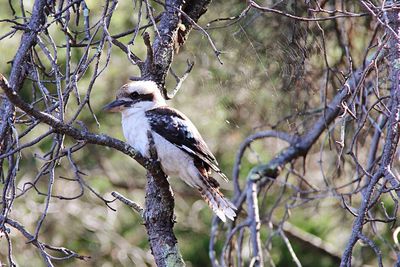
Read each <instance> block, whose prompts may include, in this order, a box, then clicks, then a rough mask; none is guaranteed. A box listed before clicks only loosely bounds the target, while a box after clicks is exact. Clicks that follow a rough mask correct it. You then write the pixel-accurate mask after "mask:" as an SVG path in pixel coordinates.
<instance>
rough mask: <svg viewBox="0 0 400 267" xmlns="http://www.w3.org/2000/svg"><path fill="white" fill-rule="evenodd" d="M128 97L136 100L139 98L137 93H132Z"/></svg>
mask: <svg viewBox="0 0 400 267" xmlns="http://www.w3.org/2000/svg"><path fill="white" fill-rule="evenodd" d="M129 96H130V98H136V97H138V96H139V93H138V92H133V93H131V94H130V95H129Z"/></svg>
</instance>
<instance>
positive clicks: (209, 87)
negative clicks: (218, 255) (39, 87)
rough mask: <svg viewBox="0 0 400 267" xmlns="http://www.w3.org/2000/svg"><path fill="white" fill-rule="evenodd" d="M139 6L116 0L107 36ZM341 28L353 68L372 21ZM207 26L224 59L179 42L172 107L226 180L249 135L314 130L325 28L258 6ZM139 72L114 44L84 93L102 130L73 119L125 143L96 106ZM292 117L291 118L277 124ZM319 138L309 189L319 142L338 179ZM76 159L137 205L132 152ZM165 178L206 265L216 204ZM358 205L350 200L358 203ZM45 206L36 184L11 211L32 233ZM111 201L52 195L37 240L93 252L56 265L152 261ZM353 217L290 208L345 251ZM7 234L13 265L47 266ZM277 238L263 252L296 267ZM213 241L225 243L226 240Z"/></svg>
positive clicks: (129, 24) (59, 189)
mask: <svg viewBox="0 0 400 267" xmlns="http://www.w3.org/2000/svg"><path fill="white" fill-rule="evenodd" d="M294 2H296V1H285V4H282V6H283V8H286V9H287V10H288V11H291V12H294V13H296V12H297V13H299V14H300V15H301V12H302V11H301V10H302V9H301V7H294V4H293V3H294ZM87 4H88V7H89V8H90V10H91V11H90V15H91V21H92V22H93V21H96V20H97V18H98V17H99V16H100V14H99V13H100V10H101V7H102V5H103V4H102V1H95V0H90V1H87ZM29 5H32V3H28V2H27V3H25V7H26V8H27V9H29V8H30V6H29ZM285 5H286V6H285ZM282 6H281V7H282ZM244 8H245V3H244V2H243V1H230V3H229V4H227V3H225V2H223V1H221V2H217V1H215V2H214V3H212V4H211V6H210V8H209V11H208V12H207V13H206V14H205V15H204V16H203V17H202V18H201V20H200V22H199V24H200V25H206V23H207V22H208V21H211V20H213V19H216V18H218V17H229V16H232V15H237V14H239V13H240V12H241V11H242V10H243V9H244ZM355 11H357V10H355ZM17 12H18V10H17ZM136 13H137V11H135V10H134V9H133V5H132V2H131V1H120V3H119V5H118V8H117V11H116V14H115V15H114V16H113V18H112V20H111V28H110V33H111V34H117V33H120V32H122V31H125V30H128V29H131V28H133V27H134V26H135V23H136V20H137V18H136ZM11 16H12V15H11V11H10V8H9V6H8V4H7V1H2V2H0V18H10V17H11ZM346 23H348V24H346V25H350V23H351V25H352V27H353V31H349V33H348V37H349V38H350V39H351V44H350V47H351V52H352V56H353V61H354V64H360V63H361V57H362V56H363V53H364V52H365V49H366V47H367V45H368V41H369V38H370V36H371V34H372V31H371V29H370V26H369V21H368V19H367V18H365V19H364V18H363V19H358V20H356V19H354V20H353V19H352V20H349V22H346ZM223 24H224V23H221V24H215V25H223ZM0 25H1V27H0V34H4V33H6V32H8V31H10V26H11V25H10V24H7V23H4V22H3V23H1V24H0ZM213 25H214V24H213ZM321 27H322V28H323V29H324V31H325V36H326V40H327V43H326V48H327V51H328V52H327V61H328V62H329V64H330V65H331V67H332V68H335V69H337V70H340V71H343V72H346V71H348V66H347V65H346V63H347V62H346V61H345V60H344V51H341V49H340V48H339V46H338V39H337V38H336V36H335V31H334V29H335V27H336V25H334V23H333V22H322V23H321ZM77 29H82V25H78V26H77ZM50 32H51V34H52V36H53V37H54V39H55V41H56V43H57V44H58V45H61V44H63V40H62V39H61V38H62V37H63V35H62V34H61V33H59V32H58V28H57V27H56V26H55V25H53V26H52V27H51V28H50ZM209 32H210V34H211V37H212V38H213V40H214V41H215V43H216V45H217V47H218V48H219V49H221V50H222V51H223V54H222V60H223V62H224V64H223V65H220V64H219V63H218V61H217V59H216V58H215V56H214V53H213V51H212V48H211V46H210V44H209V42H208V40H207V38H205V36H204V35H202V34H201V33H200V32H198V31H193V32H192V33H191V34H190V36H189V39H188V41H187V43H186V44H185V46H184V47H182V48H181V49H180V51H179V54H177V55H176V56H175V60H174V63H173V69H174V70H175V72H176V73H178V74H179V73H182V72H183V71H184V69H185V68H186V59H190V60H193V61H194V62H195V67H194V70H193V71H192V73H191V74H190V76H189V78H188V79H187V80H186V81H185V83H184V84H183V87H182V89H181V91H180V92H179V93H178V94H177V96H176V97H175V98H174V99H173V100H172V101H170V104H171V105H172V106H174V107H176V108H178V109H180V110H181V111H183V112H184V113H186V114H187V115H188V116H189V117H190V118H191V119H192V121H193V122H194V123H195V124H196V125H197V126H198V128H199V130H200V132H201V133H202V135H203V137H204V139H205V140H206V141H207V143H208V144H209V146H210V147H211V149H212V151H214V153H215V155H216V157H217V158H218V160H219V162H220V164H221V166H222V169H223V171H224V172H225V173H226V174H228V176H231V175H230V174H231V172H232V167H233V163H234V158H235V154H236V151H237V149H238V147H239V144H240V143H241V142H242V140H243V139H244V138H245V137H246V136H248V135H249V134H251V133H254V132H256V131H259V130H262V129H271V128H275V129H279V130H282V131H287V132H290V133H303V132H304V130H305V129H307V128H308V127H309V126H310V125H312V123H313V119H314V118H315V116H316V115H319V114H320V113H318V108H321V107H322V106H323V102H322V99H321V94H320V90H321V88H322V87H323V86H324V82H325V76H324V75H325V74H326V68H325V61H324V57H323V44H322V39H321V31H320V30H319V29H318V28H317V27H316V26H315V25H313V24H308V25H307V24H305V23H298V22H296V23H294V22H293V21H292V20H289V19H285V18H282V17H278V16H275V15H265V14H260V13H257V12H254V11H251V12H249V14H248V15H247V16H246V17H245V18H244V19H242V20H241V21H240V22H238V23H235V24H233V25H231V26H229V27H223V28H218V27H215V28H214V29H209ZM19 36H20V33H18V34H16V35H15V36H13V37H12V38H6V39H4V40H1V41H0V55H1V62H2V64H0V72H1V73H4V74H6V75H8V74H9V71H10V64H8V63H7V62H9V61H10V60H12V59H13V56H14V54H15V52H16V49H17V47H18V45H19V41H20V38H19ZM130 38H131V36H126V37H124V38H121V39H119V40H120V41H121V42H123V43H127V42H128V41H129V40H130ZM81 49H82V48H75V49H73V52H72V53H73V54H72V56H73V58H74V59H75V60H74V64H77V60H79V58H80V56H81V53H82V50H81ZM92 49H96V47H93V48H92ZM132 50H133V52H135V53H136V54H137V55H138V56H140V57H142V58H143V56H144V53H145V48H144V45H143V42H142V39H141V38H140V37H138V38H137V40H136V42H135V45H134V46H133V47H132ZM59 53H60V54H59V59H60V61H59V64H60V67H61V68H64V67H65V66H64V65H63V64H64V63H65V62H64V61H65V51H64V52H63V49H59ZM63 53H64V54H63ZM103 64H104V62H103ZM90 74H91V71H90V70H89V71H88V72H87V73H86V74H85V76H87V77H88V78H89V77H90ZM138 74H139V73H138V69H137V67H135V66H133V65H131V64H130V62H129V61H128V60H127V58H126V55H125V54H123V53H122V52H121V51H120V50H119V49H118V48H116V47H113V48H112V56H111V61H110V65H109V67H108V68H107V70H106V71H105V72H104V73H103V74H102V75H101V76H100V78H99V79H98V80H97V83H96V85H95V89H94V90H95V91H94V92H93V93H92V98H91V104H92V107H93V109H94V112H95V114H96V116H97V118H98V120H99V122H100V125H96V123H95V120H94V118H93V117H92V116H91V114H90V112H89V111H88V110H87V111H85V112H84V113H82V115H81V116H80V117H79V120H81V121H83V122H84V123H85V124H86V125H87V126H88V128H89V129H90V130H91V131H93V132H98V133H107V134H109V135H111V136H113V137H116V138H119V139H123V135H122V131H121V127H120V118H119V115H118V114H104V113H103V112H102V110H101V107H102V106H103V105H105V104H106V103H107V102H109V101H111V100H112V99H113V98H114V92H115V91H116V89H118V88H119V87H120V86H121V85H122V84H124V83H125V82H127V81H128V78H129V76H132V75H133V76H137V75H138ZM337 77H338V78H333V79H332V81H331V82H330V83H329V86H328V88H327V95H328V98H329V97H331V96H332V95H333V94H334V93H335V92H336V90H337V89H338V88H339V85H340V84H341V82H342V81H343V78H340V77H339V76H337ZM87 85H88V80H82V81H81V82H80V83H79V88H80V93H81V95H82V96H83V95H84V94H85V92H86V88H87ZM174 85H175V84H174V80H173V79H172V78H171V77H169V78H168V80H167V87H168V88H169V89H172V88H173V87H174ZM335 85H336V86H335ZM50 88H51V86H50ZM52 89H53V90H54V88H52ZM22 94H23V96H24V97H25V98H26V99H29V98H30V94H31V85H30V82H26V83H25V86H24V89H23V91H22ZM76 106H77V103H76V101H71V103H70V104H69V106H68V109H69V110H70V111H71V112H73V110H74V108H76ZM314 109H316V110H315V112H316V113H315V114H314V115H311V116H304V115H301V112H302V111H305V110H314ZM290 114H297V115H295V116H293V117H288V118H287V119H284V120H282V119H283V118H285V116H288V115H290ZM47 129H48V127H47V126H45V125H43V126H41V127H40V129H38V130H36V131H34V132H32V133H31V134H30V135H28V136H26V137H24V138H23V139H22V140H20V142H21V143H25V142H28V141H29V140H30V139H32V138H34V137H36V136H38V135H39V134H41V133H43V132H44V131H46V130H47ZM19 130H22V129H19ZM334 134H336V133H334ZM325 137H326V136H324V138H325ZM324 142H326V141H325V139H321V141H320V142H319V144H318V145H316V146H315V148H314V149H313V150H312V151H311V152H310V154H309V156H308V159H307V165H306V168H307V171H308V172H307V178H309V182H310V183H312V184H314V185H316V186H318V185H321V184H323V179H322V176H321V172H320V166H319V164H318V160H319V148H320V146H321V145H322V146H324V147H325V148H327V149H326V151H325V152H324V156H323V160H324V162H325V164H324V166H323V168H324V171H325V172H326V173H327V175H328V176H331V177H335V176H339V174H336V173H334V172H336V168H335V167H336V163H337V162H336V156H335V155H336V154H335V153H336V151H335V150H334V149H332V150H329V149H328V146H327V144H325V143H324ZM66 143H67V144H71V143H72V141H71V140H69V139H68V138H67V140H66ZM50 145H51V139H45V140H44V141H42V142H40V143H39V144H38V145H37V146H34V147H32V148H30V149H28V150H24V151H23V153H22V157H23V158H22V159H23V164H22V166H21V169H20V172H19V176H18V181H17V185H18V187H19V188H22V186H23V184H24V183H25V182H27V181H31V180H33V179H34V177H35V175H36V173H37V171H38V169H39V168H40V162H39V161H38V160H36V159H35V157H36V156H38V155H42V154H43V153H45V152H46V150H47V149H49V146H50ZM284 147H285V144H284V143H283V142H281V141H277V140H263V141H258V142H256V143H254V145H252V147H251V150H249V151H248V152H247V153H246V155H245V158H244V161H243V163H242V168H241V181H242V182H244V181H245V178H246V174H247V172H248V171H249V170H250V169H251V168H252V167H253V166H254V165H256V164H258V163H261V162H266V161H267V160H269V159H271V157H272V156H273V155H275V154H276V153H277V152H279V151H280V150H281V149H282V148H284ZM73 158H74V160H76V162H78V163H79V167H80V168H81V170H82V171H83V172H84V173H85V174H86V176H85V177H84V179H85V181H86V182H87V183H89V184H90V185H91V186H92V187H93V188H95V189H96V190H97V192H99V193H100V194H101V195H102V196H104V197H106V198H109V199H110V198H111V196H110V192H111V191H118V192H120V193H122V194H124V195H126V196H128V197H129V198H131V199H133V200H135V201H137V202H138V203H144V186H145V182H146V181H145V176H144V173H145V172H144V170H143V168H142V167H141V166H140V165H138V164H137V163H135V162H134V161H133V160H132V159H130V158H129V157H127V156H125V155H123V154H121V153H119V152H117V151H113V150H111V149H107V148H104V147H96V146H92V145H89V146H87V147H86V148H85V149H82V150H80V151H79V152H77V153H75V154H74V155H73ZM351 168H352V166H344V168H343V169H342V171H343V174H342V175H343V176H346V174H347V175H351V171H350V170H351ZM59 176H63V177H72V176H73V173H72V171H71V166H70V165H69V163H68V161H67V159H63V160H62V161H61V164H60V166H58V167H57V177H59ZM284 181H285V177H281V178H280V179H279V181H277V182H276V183H275V184H274V185H273V186H272V188H271V189H270V190H269V192H268V194H266V195H265V196H263V197H262V198H261V199H262V201H263V204H262V207H261V211H263V210H264V211H265V210H267V209H270V208H271V205H272V204H273V203H274V201H275V200H276V199H277V198H278V196H279V194H280V193H281V191H282V190H283V186H282V185H283V182H284ZM339 181H340V180H339ZM170 182H171V184H172V187H173V189H174V193H175V197H176V216H177V222H178V223H177V224H176V227H175V231H176V235H177V238H178V240H179V245H180V248H181V251H182V254H183V258H184V259H185V260H186V263H187V265H188V266H210V262H209V258H208V241H209V232H210V221H211V218H212V214H211V211H210V210H209V209H208V207H207V206H206V204H205V203H204V202H203V201H202V200H200V198H199V196H198V195H197V193H196V192H195V191H194V190H193V189H191V188H189V187H188V186H186V185H185V184H184V183H183V182H181V181H180V180H178V179H177V178H174V177H172V178H170ZM287 183H289V184H292V185H296V186H298V185H299V181H298V180H297V179H296V178H295V177H291V176H290V177H289V178H288V180H287ZM335 183H336V182H335ZM222 187H223V189H224V191H225V192H226V195H228V196H230V195H231V192H232V184H223V185H222ZM39 188H41V190H42V191H43V192H44V191H45V190H46V188H47V180H46V179H42V180H41V182H40V186H39ZM285 190H287V192H284V195H285V196H286V198H288V200H291V199H290V198H292V196H291V194H290V190H291V189H290V187H289V188H286V189H285ZM54 191H55V192H56V193H58V194H62V195H65V196H73V195H76V194H77V193H79V188H78V186H76V185H75V184H73V183H71V182H68V181H65V180H63V179H57V180H56V184H55V187H54ZM293 201H295V199H293ZM353 201H354V203H357V201H358V200H357V199H354V200H353ZM43 203H44V197H43V196H41V195H38V194H37V192H35V191H33V190H31V191H29V192H28V193H27V194H26V195H25V196H24V197H22V198H19V199H17V201H16V203H15V205H14V209H13V210H12V213H11V216H12V218H15V219H17V220H18V221H20V222H22V223H23V224H24V225H26V227H27V229H28V230H29V231H31V232H33V231H34V229H35V226H36V225H35V223H36V222H37V221H38V218H39V217H40V215H41V212H42V210H43ZM289 203H290V201H289ZM293 203H294V202H293ZM388 205H389V204H388ZM112 206H113V207H114V208H115V209H117V211H115V212H114V211H112V210H110V209H108V208H107V207H106V206H105V205H104V203H103V202H102V201H101V200H99V199H98V198H96V197H95V196H94V195H93V194H92V193H90V192H88V191H86V192H85V194H84V196H83V197H81V198H79V199H77V200H73V201H65V200H64V201H63V200H58V199H53V200H52V202H51V206H50V210H49V214H48V216H47V218H46V220H45V224H44V226H43V228H42V230H41V233H40V240H42V241H44V242H46V243H49V244H53V245H57V246H64V247H67V248H70V249H72V250H75V251H77V252H79V253H80V254H84V255H90V256H91V260H90V261H88V262H82V261H77V260H70V261H66V262H60V263H58V264H57V266H102V267H108V266H151V265H152V264H153V259H152V256H151V253H150V251H149V247H148V243H147V236H146V232H145V228H144V226H143V225H142V222H141V219H140V217H139V215H138V214H136V213H134V212H132V211H131V210H130V209H129V208H127V207H126V206H124V205H122V204H120V203H113V204H112ZM389 208H390V207H389ZM283 212H284V204H281V205H280V206H278V207H277V209H276V210H275V211H274V213H273V215H274V216H273V218H272V219H273V221H279V220H280V219H281V218H282V216H283V215H284V214H283ZM352 219H353V217H352V216H350V215H349V214H348V213H347V212H345V211H343V208H342V207H341V201H340V199H337V198H335V197H333V196H331V197H327V198H323V199H320V200H313V201H310V202H304V203H302V204H301V205H298V206H295V205H294V206H293V208H292V209H291V216H290V219H289V221H290V222H291V223H292V224H293V225H296V226H297V227H298V228H300V229H302V230H304V231H307V232H309V233H312V234H314V235H316V236H319V237H320V238H322V239H323V240H324V241H326V242H328V243H330V244H332V245H333V246H334V247H335V248H336V249H337V251H339V252H340V251H342V249H343V247H344V244H345V242H346V241H347V238H348V236H349V231H350V230H349V229H350V226H351V222H352ZM269 231H270V229H267V227H265V229H263V231H262V234H263V236H262V237H263V242H265V241H266V240H265V238H266V237H267V233H268V232H269ZM11 234H12V237H13V244H14V246H13V249H14V255H15V259H16V261H17V262H18V264H19V265H20V266H26V267H31V266H32V267H33V266H35V267H36V266H43V263H42V262H41V259H40V257H39V255H38V252H37V251H36V250H35V249H34V248H33V246H32V245H30V244H26V240H25V239H24V238H23V237H22V236H21V235H20V234H19V233H17V232H14V230H12V233H11ZM272 244H273V248H272V254H271V255H270V256H271V257H272V258H273V259H274V262H275V263H276V266H295V265H294V262H293V261H292V260H291V257H290V256H289V252H288V249H287V247H286V246H285V244H284V243H283V241H282V239H281V238H280V237H279V236H276V237H274V239H273V241H272ZM218 245H219V246H222V241H221V242H220V244H218ZM292 245H293V248H294V250H295V252H296V253H297V255H298V256H299V258H300V261H301V262H302V264H303V266H335V265H336V264H337V263H336V264H335V263H334V262H333V261H332V259H331V258H329V257H326V256H324V255H319V254H317V253H316V252H315V251H313V250H310V249H308V248H306V247H304V246H303V244H301V243H299V242H296V241H295V240H294V241H292ZM5 249H6V242H5V240H4V239H3V240H0V260H1V262H3V261H5V260H6V258H5V257H6V256H5V255H6V250H5ZM358 253H361V254H362V255H361V256H362V257H363V258H364V259H365V261H366V262H370V264H372V265H374V255H373V253H372V252H371V251H370V250H369V249H365V250H364V249H359V250H358ZM266 257H268V256H267V255H266ZM391 257H392V255H389V254H388V256H387V257H385V260H386V261H389V262H390V261H391Z"/></svg>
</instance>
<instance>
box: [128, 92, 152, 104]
mask: <svg viewBox="0 0 400 267" xmlns="http://www.w3.org/2000/svg"><path fill="white" fill-rule="evenodd" d="M129 98H130V99H132V100H134V101H135V102H141V101H153V99H154V95H153V94H144V95H139V94H138V93H137V92H133V93H132V94H130V95H129Z"/></svg>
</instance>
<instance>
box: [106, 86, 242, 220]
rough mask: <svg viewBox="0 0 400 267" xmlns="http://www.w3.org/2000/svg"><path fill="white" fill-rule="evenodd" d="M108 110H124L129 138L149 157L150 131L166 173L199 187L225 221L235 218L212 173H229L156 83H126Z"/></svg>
mask: <svg viewBox="0 0 400 267" xmlns="http://www.w3.org/2000/svg"><path fill="white" fill-rule="evenodd" d="M104 109H105V110H107V111H110V112H121V114H122V129H123V132H124V136H125V139H126V140H127V141H128V143H129V144H130V145H131V146H132V147H133V148H134V149H136V150H137V151H138V152H140V153H141V154H142V155H143V156H145V157H149V156H150V152H149V141H150V140H149V137H148V132H149V131H150V133H151V135H152V138H153V141H154V147H155V148H156V150H157V155H158V158H159V161H160V163H161V167H162V169H163V171H164V172H165V174H167V175H168V176H178V177H180V178H181V179H182V180H183V181H185V182H186V183H187V184H188V185H190V186H192V187H194V188H196V189H197V190H198V191H199V192H200V195H201V196H202V197H203V199H204V200H205V201H206V202H207V204H208V205H209V206H210V208H211V209H212V210H213V211H214V212H215V214H216V215H217V216H218V217H219V218H220V219H221V220H222V221H224V222H225V221H226V218H229V219H231V220H233V218H234V217H235V216H236V214H235V209H236V208H235V206H234V205H233V204H232V203H231V202H230V201H229V200H227V199H226V198H225V197H224V196H223V195H222V193H221V192H220V191H219V184H218V182H217V181H216V180H215V179H214V178H213V177H211V176H210V174H211V171H214V172H216V173H218V174H219V175H220V176H221V177H222V178H224V179H225V180H227V178H226V176H225V175H224V174H223V173H222V172H221V170H220V169H219V167H218V163H217V161H216V159H215V157H214V155H213V154H212V153H211V151H210V149H209V148H208V146H207V144H206V143H205V142H204V140H203V138H202V137H201V135H200V133H199V132H198V130H197V129H196V127H195V126H194V125H193V123H192V122H191V121H190V120H189V119H188V118H187V117H186V116H185V115H184V114H182V113H181V112H179V111H178V110H176V109H173V108H170V107H168V106H167V104H166V102H165V100H164V98H163V97H162V95H161V93H160V90H159V89H158V86H157V84H156V83H155V82H153V81H135V82H130V83H128V84H125V85H124V86H122V87H121V88H120V89H119V90H118V91H117V97H116V100H115V101H113V102H111V103H109V104H108V105H107V106H105V107H104Z"/></svg>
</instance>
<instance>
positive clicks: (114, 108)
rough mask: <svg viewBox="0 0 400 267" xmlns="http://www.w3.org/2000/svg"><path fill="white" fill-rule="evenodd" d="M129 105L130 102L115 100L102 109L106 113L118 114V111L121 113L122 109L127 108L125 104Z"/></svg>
mask: <svg viewBox="0 0 400 267" xmlns="http://www.w3.org/2000/svg"><path fill="white" fill-rule="evenodd" d="M130 103H131V101H127V100H122V99H117V100H114V101H113V102H111V103H109V104H107V105H105V106H104V107H103V110H105V111H108V112H120V111H122V109H123V108H124V107H126V106H127V104H128V105H129V104H130Z"/></svg>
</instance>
